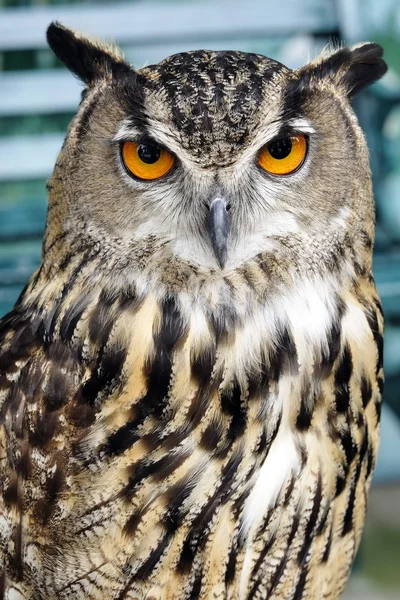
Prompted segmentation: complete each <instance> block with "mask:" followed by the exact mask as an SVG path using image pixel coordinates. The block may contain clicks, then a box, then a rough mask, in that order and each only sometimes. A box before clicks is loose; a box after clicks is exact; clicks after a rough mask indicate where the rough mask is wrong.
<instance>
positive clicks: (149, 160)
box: [138, 144, 161, 165]
mask: <svg viewBox="0 0 400 600" xmlns="http://www.w3.org/2000/svg"><path fill="white" fill-rule="evenodd" d="M160 154H161V150H160V148H159V147H158V146H156V145H155V144H140V145H139V147H138V155H139V158H140V160H141V161H143V162H144V163H146V164H148V165H152V164H154V163H156V162H157V161H158V159H159V158H160Z"/></svg>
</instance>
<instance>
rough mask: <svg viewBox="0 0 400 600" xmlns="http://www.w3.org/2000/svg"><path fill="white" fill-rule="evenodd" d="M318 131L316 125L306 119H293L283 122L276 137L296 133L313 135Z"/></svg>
mask: <svg viewBox="0 0 400 600" xmlns="http://www.w3.org/2000/svg"><path fill="white" fill-rule="evenodd" d="M315 133H316V130H315V129H314V127H313V126H312V125H311V123H309V121H307V120H306V119H291V120H290V121H287V122H286V123H282V125H281V127H280V128H279V130H278V132H277V134H276V135H275V136H274V138H278V137H286V136H288V137H290V136H294V135H298V134H301V135H313V134H315Z"/></svg>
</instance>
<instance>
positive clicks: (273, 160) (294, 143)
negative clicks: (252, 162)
mask: <svg viewBox="0 0 400 600" xmlns="http://www.w3.org/2000/svg"><path fill="white" fill-rule="evenodd" d="M306 154H307V140H306V137H305V136H304V135H294V136H291V137H289V136H287V137H281V138H277V139H275V140H272V142H270V143H269V144H267V145H266V146H264V147H263V148H261V151H260V153H259V155H258V164H259V165H260V167H262V168H263V169H264V170H265V171H268V173H273V174H274V175H289V173H293V172H294V171H296V169H298V168H299V167H300V166H301V165H302V164H303V162H304V159H305V157H306Z"/></svg>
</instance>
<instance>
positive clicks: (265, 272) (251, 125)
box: [0, 24, 386, 600]
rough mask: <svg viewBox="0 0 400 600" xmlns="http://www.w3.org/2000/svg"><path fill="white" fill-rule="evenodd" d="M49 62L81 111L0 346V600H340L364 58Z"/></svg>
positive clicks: (367, 295) (371, 454) (368, 432)
mask: <svg viewBox="0 0 400 600" xmlns="http://www.w3.org/2000/svg"><path fill="white" fill-rule="evenodd" d="M48 41H49V44H50V46H51V48H52V49H53V51H54V52H55V54H56V55H57V56H58V57H59V58H60V59H61V60H62V61H63V62H64V63H65V64H66V66H67V67H68V68H69V69H70V70H71V71H72V72H73V73H75V75H77V76H78V77H79V78H80V79H81V80H83V81H84V83H85V84H86V89H85V92H84V94H83V98H82V101H81V103H80V105H79V108H78V111H77V114H76V116H75V117H74V119H73V121H72V123H71V125H70V127H69V130H68V133H67V137H66V140H65V143H64V145H63V148H62V150H61V152H60V155H59V157H58V160H57V163H56V166H55V169H54V173H53V175H52V177H51V179H50V181H49V184H48V191H49V208H48V218H47V227H46V233H45V238H44V243H43V259H42V264H41V266H40V268H39V269H38V270H37V272H36V273H35V274H34V275H33V277H32V278H31V279H30V281H29V282H28V284H27V286H26V288H25V289H24V291H23V292H22V294H21V296H20V298H19V300H18V302H17V304H16V305H15V307H14V309H13V310H12V311H11V312H10V313H9V314H8V315H7V316H5V317H4V318H3V320H2V321H1V322H0V559H1V560H0V598H4V599H5V600H67V599H76V600H83V599H85V600H128V599H130V600H197V599H198V600H225V599H227V600H228V599H230V600H250V599H268V600H301V599H303V600H321V599H322V598H324V599H326V600H337V599H338V598H339V596H340V594H341V592H342V589H343V586H344V583H345V581H346V579H347V576H348V574H349V570H350V567H351V564H352V562H353V559H354V556H355V553H356V550H357V547H358V544H359V541H360V536H361V531H362V527H363V522H364V518H365V509H366V500H367V494H368V488H369V484H370V480H371V474H372V471H373V468H374V464H375V459H376V453H377V447H378V437H379V413H380V405H381V393H382V385H383V374H382V328H383V319H382V309H381V304H380V302H379V298H378V296H377V293H376V290H375V286H374V280H373V277H372V272H371V259H372V245H373V237H374V206H373V197H372V189H371V178H370V168H369V161H368V152H367V147H366V143H365V140H364V136H363V134H362V132H361V130H360V128H359V125H358V123H357V119H356V117H355V114H354V112H353V110H352V108H351V104H350V102H351V98H352V97H353V95H354V94H355V93H356V92H357V91H358V90H360V89H361V88H363V87H365V86H367V85H368V84H370V83H372V82H373V81H375V80H377V79H379V78H380V77H381V76H382V75H383V74H384V73H385V71H386V65H385V63H384V62H383V60H382V49H381V48H380V47H379V46H378V45H376V44H372V43H366V44H361V45H359V46H355V47H352V48H340V49H337V50H334V51H332V52H326V53H325V54H324V55H322V56H321V57H319V58H318V59H317V60H315V61H314V62H312V63H311V64H308V65H306V66H305V67H303V68H301V69H299V70H295V71H292V70H290V69H288V68H286V67H285V66H284V65H282V64H280V63H278V62H276V61H274V60H272V59H270V58H266V57H264V56H260V55H256V54H246V53H242V52H231V51H229V52H214V51H206V50H204V51H195V52H187V53H182V54H177V55H175V56H172V57H170V58H167V59H165V60H164V61H162V62H161V63H159V64H157V65H153V66H148V67H146V68H143V69H141V70H138V71H136V70H135V69H134V68H133V67H131V66H130V65H129V64H127V63H126V62H125V61H124V60H123V59H122V57H121V55H120V54H119V53H118V51H117V50H116V49H114V48H111V47H106V46H103V45H101V44H99V43H98V42H95V41H92V40H89V39H86V38H84V37H82V36H80V35H78V34H76V33H74V32H72V31H70V30H68V29H66V28H64V27H62V26H61V25H59V24H52V25H51V26H50V27H49V30H48ZM55 93H57V91H55Z"/></svg>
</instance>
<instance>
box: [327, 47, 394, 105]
mask: <svg viewBox="0 0 400 600" xmlns="http://www.w3.org/2000/svg"><path fill="white" fill-rule="evenodd" d="M382 57H383V48H382V46H379V44H372V43H367V44H362V45H361V46H356V47H355V48H352V49H351V50H350V62H349V63H348V65H347V68H346V66H344V69H343V73H342V76H341V77H340V79H341V83H342V84H343V85H345V87H346V88H347V91H348V94H349V95H350V96H352V95H354V94H357V93H358V92H359V91H360V90H362V89H363V88H365V87H367V86H369V85H371V84H372V83H374V82H375V81H378V79H380V78H381V77H383V75H384V74H385V73H386V71H387V69H388V67H387V64H386V63H385V61H384V60H383V58H382ZM338 74H340V72H339V73H338Z"/></svg>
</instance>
